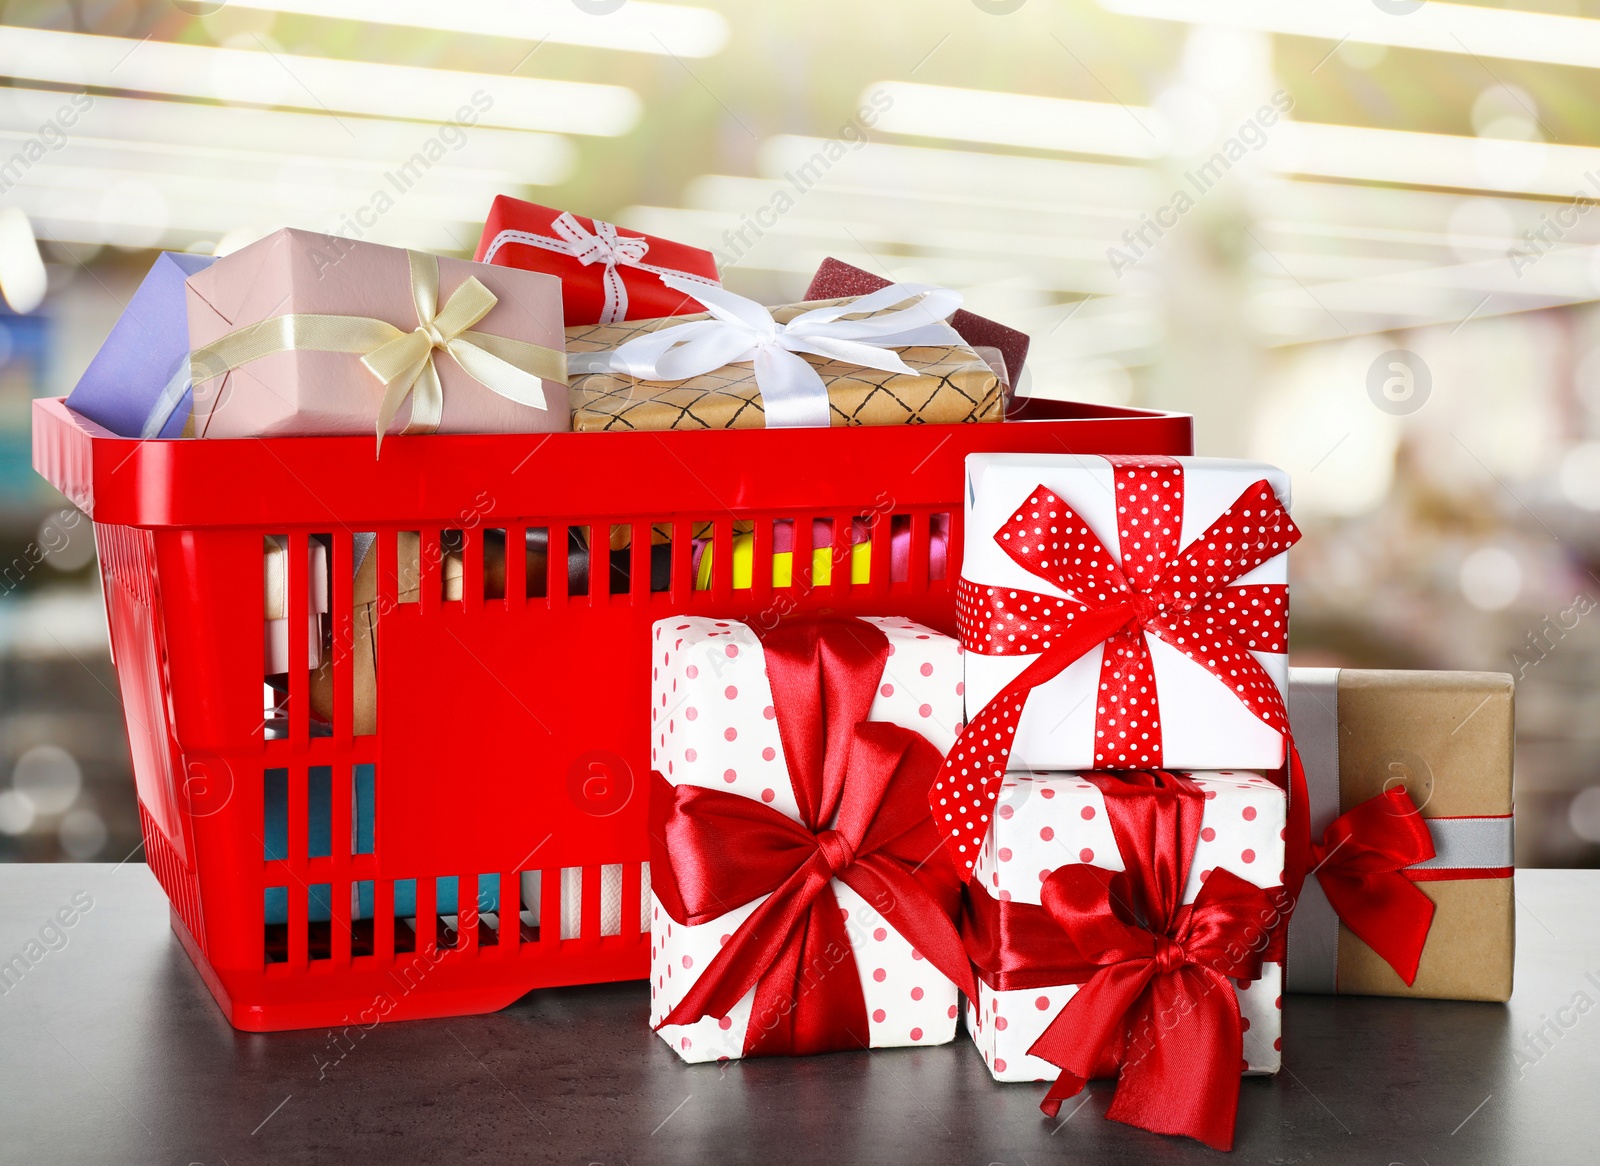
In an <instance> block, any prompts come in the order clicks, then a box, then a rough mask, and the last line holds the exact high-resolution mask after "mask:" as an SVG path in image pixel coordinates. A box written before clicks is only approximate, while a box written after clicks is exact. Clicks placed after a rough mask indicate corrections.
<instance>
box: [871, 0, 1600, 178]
mask: <svg viewBox="0 0 1600 1166" xmlns="http://www.w3.org/2000/svg"><path fill="white" fill-rule="evenodd" d="M1486 11H1487V10H1486ZM1596 23H1597V25H1600V22H1596ZM880 89H882V90H885V91H887V92H889V93H890V94H891V95H892V96H893V97H894V105H893V106H892V107H891V108H890V109H889V110H887V111H886V112H885V113H884V115H883V116H882V117H881V118H880V119H879V121H878V123H877V124H878V128H879V129H882V130H885V131H887V132H889V133H896V134H913V135H916V136H920V137H936V138H949V139H953V140H958V141H970V142H988V143H993V144H995V145H1002V146H1023V147H1027V148H1031V149H1036V150H1059V151H1062V152H1064V153H1076V154H1101V155H1105V156H1107V157H1117V158H1137V159H1147V158H1153V157H1156V156H1158V154H1159V153H1160V150H1159V149H1158V145H1159V144H1163V143H1164V139H1165V137H1166V135H1167V131H1166V130H1165V129H1164V128H1163V127H1164V125H1165V119H1164V118H1163V117H1162V115H1161V113H1160V112H1159V111H1156V110H1152V109H1149V108H1147V107H1136V106H1122V105H1115V104H1112V103H1110V102H1095V101H1074V100H1068V99H1066V98H1059V97H1035V96H1033V95H1031V94H1022V93H1001V92H989V91H984V90H973V89H949V88H944V87H941V86H937V85H913V84H909V83H900V82H890V81H883V82H879V83H878V84H876V85H872V86H869V87H868V89H867V93H872V92H875V91H877V90H880ZM1228 128H1229V127H1228V125H1227V124H1226V123H1224V124H1223V125H1221V126H1220V127H1219V129H1218V132H1219V133H1221V132H1223V131H1225V130H1227V129H1228ZM1263 139H1264V140H1263V144H1262V146H1261V148H1260V157H1261V158H1262V160H1263V162H1264V163H1265V164H1266V165H1267V166H1269V167H1271V168H1272V169H1275V170H1277V171H1278V172H1279V173H1283V174H1301V175H1307V176H1310V177H1316V178H1340V179H1354V180H1357V181H1363V182H1392V183H1397V184H1402V185H1408V186H1436V187H1454V188H1458V189H1463V190H1501V191H1507V192H1516V193H1520V194H1539V195H1546V196H1551V197H1556V198H1562V197H1571V195H1572V194H1573V192H1574V191H1576V190H1578V189H1579V187H1580V186H1583V185H1584V184H1585V183H1586V182H1588V181H1589V173H1590V172H1591V171H1594V170H1596V169H1597V168H1600V148H1596V147H1593V146H1567V145H1559V144H1555V143H1550V142H1539V141H1516V140H1512V139H1501V138H1476V137H1471V138H1469V137H1464V136H1462V135H1457V134H1423V133H1415V132H1412V131H1408V130H1387V129H1374V128H1372V127H1369V126H1345V125H1330V124H1328V123H1325V122H1303V121H1280V122H1278V123H1277V124H1275V125H1273V126H1271V127H1270V128H1269V129H1267V130H1266V131H1265V134H1264V135H1263ZM1221 146H1222V142H1221V141H1217V142H1215V143H1213V145H1212V148H1213V149H1220V148H1221ZM1202 152H1203V151H1202ZM1246 156H1247V157H1250V156H1254V155H1253V154H1247V155H1246ZM1597 193H1600V192H1597Z"/></svg>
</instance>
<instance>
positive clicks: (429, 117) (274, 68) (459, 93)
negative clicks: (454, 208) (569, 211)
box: [0, 27, 640, 139]
mask: <svg viewBox="0 0 1600 1166" xmlns="http://www.w3.org/2000/svg"><path fill="white" fill-rule="evenodd" d="M0 76H6V77H17V78H21V79H23V80H27V81H48V82H51V83H54V84H59V85H71V86H90V87H94V88H101V89H128V90H136V91H141V92H147V93H165V94H172V95H174V96H179V97H201V98H208V99H209V98H216V97H219V96H225V97H226V99H227V100H229V101H237V102H245V103H254V104H259V105H287V106H291V107H294V108H297V109H306V110H314V111H320V112H322V113H328V114H339V113H348V114H377V115H381V116H386V117H391V118H394V117H398V118H414V119H416V120H419V121H428V122H439V123H444V122H452V121H456V120H457V117H458V115H460V117H461V120H462V121H466V120H467V115H466V114H460V111H461V110H466V111H467V114H470V115H472V117H473V121H474V122H476V123H480V124H484V125H491V126H500V127H502V128H505V129H514V130H551V131H554V132H558V133H574V134H596V135H600V136H608V137H609V136H615V135H618V134H624V133H627V132H628V131H629V130H630V129H632V128H633V127H634V125H635V124H636V123H637V122H638V120H639V110H640V104H639V96H638V94H636V93H635V92H634V91H633V90H631V89H625V88H623V87H621V86H618V85H593V84H589V83H587V82H580V81H551V80H546V79H543V78H534V77H511V76H506V75H503V74H490V73H464V72H456V71H453V70H448V69H425V68H419V67H416V66H413V65H387V64H377V63H375V62H371V61H342V60H334V59H332V58H327V57H305V56H290V55H288V54H285V53H275V52H256V51H251V50H247V49H233V48H214V47H211V46H208V45H188V44H176V43H174V42H172V41H160V40H145V41H135V40H131V39H127V38H123V37H112V36H90V35H86V34H82V33H71V32H51V31H48V30H45V29H37V28H18V27H7V28H6V30H5V35H4V36H3V37H0ZM219 88H221V89H223V90H225V92H224V93H219V92H218V90H219ZM474 102H475V103H476V104H474ZM92 116H93V110H92V108H91V109H90V110H89V111H86V112H85V113H84V114H83V116H82V118H81V119H80V120H81V121H82V122H88V121H89V120H90V118H92ZM343 124H344V126H345V127H346V132H347V135H348V136H349V137H351V138H352V139H356V138H359V136H360V129H361V127H360V123H359V122H353V121H352V122H345V123H343ZM468 132H469V133H470V132H471V131H470V130H469V131H468Z"/></svg>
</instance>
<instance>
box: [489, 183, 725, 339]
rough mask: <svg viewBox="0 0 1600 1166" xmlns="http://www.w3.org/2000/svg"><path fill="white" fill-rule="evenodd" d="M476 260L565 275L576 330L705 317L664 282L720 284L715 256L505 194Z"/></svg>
mask: <svg viewBox="0 0 1600 1166" xmlns="http://www.w3.org/2000/svg"><path fill="white" fill-rule="evenodd" d="M473 258H474V259H476V260H477V261H478V262H479V263H493V264H498V265H501V266H504V267H520V268H522V269H523V270H526V271H543V272H546V273H548V274H550V275H554V276H557V277H559V278H560V280H561V295H562V300H563V303H564V306H565V310H566V323H567V325H568V326H572V325H580V324H615V323H616V322H617V321H619V320H648V319H654V318H657V317H661V316H677V315H682V314H684V313H687V312H698V311H700V303H699V301H697V300H694V299H691V298H689V297H688V296H686V295H684V294H683V293H682V292H679V291H674V290H672V289H671V288H669V287H667V286H666V285H665V284H663V283H662V282H661V277H662V276H663V275H679V276H683V277H686V278H690V279H697V280H700V281H702V282H704V283H708V284H713V285H714V284H716V283H717V282H718V279H717V261H716V259H714V258H713V257H712V254H711V252H709V251H702V250H701V249H700V248H699V247H690V246H687V245H685V244H683V243H674V242H673V241H672V240H670V239H660V238H657V237H656V236H654V235H646V234H643V233H641V232H639V231H630V230H628V229H627V228H626V227H618V226H614V225H613V224H611V223H607V222H603V221H602V220H600V219H586V218H584V217H583V216H581V215H574V214H572V213H571V212H569V211H558V210H556V209H554V208H553V207H547V206H539V205H538V204H537V203H531V202H523V201H522V200H521V199H518V198H511V197H510V196H509V195H504V194H502V195H498V196H497V197H496V198H495V200H494V204H493V205H492V206H491V207H490V208H489V219H488V221H487V222H485V223H484V225H483V236H482V237H481V238H480V239H479V240H478V252H477V254H476V255H475V256H473Z"/></svg>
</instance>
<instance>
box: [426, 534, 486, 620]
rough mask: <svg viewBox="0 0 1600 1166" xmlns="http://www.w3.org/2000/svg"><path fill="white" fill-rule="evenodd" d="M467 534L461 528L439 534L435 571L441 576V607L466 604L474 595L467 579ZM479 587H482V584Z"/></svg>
mask: <svg viewBox="0 0 1600 1166" xmlns="http://www.w3.org/2000/svg"><path fill="white" fill-rule="evenodd" d="M469 541H470V539H469V538H468V537H467V532H466V531H464V530H462V529H461V528H460V527H449V528H447V529H445V530H441V531H440V532H439V554H438V558H437V560H436V563H435V569H436V570H437V571H438V574H439V605H440V607H443V606H444V605H445V604H456V605H458V606H461V605H464V604H465V599H466V596H468V595H470V594H471V593H472V585H471V584H470V583H469V582H468V581H467V577H466V558H467V543H468V542H469ZM479 586H482V584H481V583H480V584H479Z"/></svg>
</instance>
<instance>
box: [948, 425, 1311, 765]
mask: <svg viewBox="0 0 1600 1166" xmlns="http://www.w3.org/2000/svg"><path fill="white" fill-rule="evenodd" d="M1170 460H1171V461H1174V462H1177V463H1178V464H1179V465H1181V467H1182V486H1181V494H1182V497H1181V509H1182V516H1181V517H1182V523H1181V530H1180V532H1179V536H1178V547H1179V553H1180V554H1181V553H1182V550H1183V549H1184V548H1187V547H1188V546H1189V544H1190V543H1191V542H1193V541H1194V540H1195V539H1196V538H1197V537H1198V536H1200V535H1201V534H1203V533H1204V532H1205V531H1206V529H1207V528H1208V527H1210V525H1211V524H1212V523H1213V522H1215V521H1216V520H1217V519H1218V518H1219V517H1221V516H1222V515H1223V514H1224V513H1225V512H1226V511H1227V510H1228V509H1229V508H1230V507H1231V506H1232V505H1233V503H1234V502H1235V500H1237V499H1238V498H1239V496H1240V495H1241V494H1243V493H1244V492H1245V491H1246V490H1247V489H1248V488H1249V487H1250V486H1252V485H1253V484H1254V483H1256V482H1258V481H1261V480H1263V479H1265V480H1266V481H1267V483H1268V484H1269V485H1270V486H1271V488H1272V490H1273V492H1274V493H1275V494H1276V495H1277V496H1278V499H1279V501H1280V502H1282V503H1283V505H1284V507H1285V509H1287V508H1288V505H1289V478H1288V475H1287V474H1285V473H1284V472H1283V471H1282V470H1279V469H1277V468H1275V467H1273V466H1269V465H1265V464H1263V463H1261V462H1252V461H1235V460H1231V459H1225V458H1196V457H1180V458H1172V459H1170ZM1041 485H1043V486H1044V487H1045V488H1046V489H1049V490H1051V491H1053V492H1054V493H1055V494H1056V495H1057V496H1058V497H1060V498H1061V499H1062V501H1064V502H1065V503H1066V504H1067V505H1068V506H1069V507H1071V509H1072V510H1073V511H1074V512H1075V513H1076V514H1077V515H1078V516H1079V517H1080V518H1081V519H1083V521H1084V522H1085V523H1086V524H1087V525H1088V526H1089V528H1090V529H1091V530H1092V531H1093V532H1094V533H1095V534H1096V535H1097V536H1098V537H1099V539H1100V541H1101V543H1102V544H1103V545H1104V546H1105V547H1106V549H1107V550H1108V551H1109V552H1110V553H1111V556H1112V558H1113V559H1114V560H1115V561H1116V562H1117V563H1118V564H1119V565H1121V564H1122V562H1123V559H1122V551H1121V539H1120V534H1121V532H1120V530H1119V523H1118V503H1117V497H1116V495H1117V491H1116V485H1115V477H1114V473H1113V469H1112V464H1111V462H1109V461H1107V460H1106V459H1105V458H1103V457H1097V456H1089V455H1082V456H1080V455H1074V454H971V455H969V456H968V457H967V492H966V528H965V529H966V535H965V538H966V544H965V555H964V560H963V564H962V571H961V573H962V575H963V576H964V577H965V578H966V579H967V580H968V582H970V583H972V584H976V585H979V586H982V587H995V588H1005V589H1007V590H1008V591H1009V590H1016V591H1018V592H1021V591H1031V592H1036V593H1038V594H1041V595H1050V596H1056V597H1064V596H1065V595H1066V593H1065V592H1063V591H1062V590H1061V589H1060V588H1059V587H1057V586H1056V585H1055V584H1054V583H1052V582H1049V581H1047V580H1045V579H1042V578H1040V577H1039V576H1037V575H1034V574H1031V573H1030V572H1029V571H1027V570H1026V569H1025V568H1023V567H1022V566H1021V565H1020V564H1018V563H1017V562H1015V561H1014V560H1013V559H1012V558H1011V557H1010V556H1009V555H1008V554H1006V552H1005V551H1004V550H1003V549H1002V548H1001V546H1000V545H999V544H998V543H997V542H996V540H995V535H996V533H997V532H998V531H999V530H1000V528H1001V527H1002V526H1004V525H1005V524H1006V522H1007V521H1008V520H1009V519H1010V518H1011V516H1012V515H1013V514H1014V513H1016V511H1017V510H1018V509H1019V508H1020V507H1021V506H1022V505H1023V504H1024V503H1025V502H1027V500H1028V498H1029V496H1030V495H1031V494H1032V492H1033V491H1034V490H1036V489H1037V488H1038V487H1039V486H1041ZM1175 508H1176V507H1175ZM1288 581H1289V576H1288V555H1287V553H1286V552H1285V553H1282V554H1278V555H1276V556H1274V557H1273V558H1271V559H1268V560H1267V561H1266V562H1264V563H1262V564H1260V565H1259V566H1257V567H1256V568H1255V569H1254V570H1252V571H1250V572H1249V573H1248V574H1245V575H1243V576H1241V577H1240V578H1239V579H1238V580H1236V581H1235V582H1234V583H1233V584H1232V586H1235V587H1238V586H1246V585H1255V584H1281V585H1285V586H1286V585H1287V584H1288ZM1144 639H1145V641H1146V643H1147V644H1148V645H1149V651H1150V659H1151V668H1152V670H1153V672H1154V674H1155V681H1156V693H1157V697H1158V700H1159V712H1160V729H1161V741H1162V753H1161V756H1160V757H1157V758H1152V759H1151V761H1150V762H1149V764H1150V765H1152V766H1156V767H1164V768H1168V769H1173V768H1183V769H1218V768H1223V767H1241V768H1253V769H1274V768H1276V767H1278V766H1279V765H1282V764H1283V758H1284V742H1283V735H1282V733H1281V732H1280V731H1279V730H1277V729H1275V728H1270V727H1269V726H1267V725H1266V724H1264V723H1263V722H1262V721H1261V720H1260V719H1259V718H1258V717H1257V716H1256V715H1255V714H1254V713H1253V712H1251V710H1250V709H1249V708H1248V707H1247V706H1246V705H1245V704H1243V703H1242V702H1241V701H1240V700H1239V699H1238V698H1237V697H1236V696H1235V695H1234V693H1233V692H1232V691H1230V689H1229V687H1228V686H1227V685H1226V684H1225V683H1224V682H1223V681H1222V680H1220V679H1219V678H1218V677H1217V676H1216V675H1214V674H1213V673H1211V672H1210V671H1208V670H1207V669H1206V668H1205V667H1204V666H1203V665H1201V664H1199V663H1197V662H1196V661H1194V660H1191V659H1189V658H1188V656H1186V655H1185V654H1184V653H1183V652H1182V651H1180V650H1179V649H1178V648H1176V647H1174V646H1172V645H1171V644H1169V643H1167V642H1166V641H1164V640H1162V639H1160V638H1158V637H1157V636H1155V635H1152V634H1149V633H1145V634H1144ZM1103 654H1104V648H1103V646H1096V647H1094V648H1092V649H1090V650H1089V651H1088V652H1087V653H1085V654H1084V655H1083V656H1082V657H1080V658H1079V659H1078V660H1076V661H1074V662H1073V663H1072V664H1070V665H1069V666H1068V667H1067V668H1066V669H1065V670H1063V671H1062V672H1061V673H1059V674H1058V675H1056V676H1054V677H1052V678H1051V679H1049V680H1047V681H1045V682H1044V683H1043V684H1041V685H1039V686H1038V687H1037V688H1035V689H1033V691H1032V692H1031V693H1030V694H1029V696H1028V698H1027V702H1026V704H1025V705H1024V706H1023V711H1022V716H1021V719H1020V721H1019V723H1018V727H1017V734H1016V740H1015V743H1014V744H1013V746H1012V752H1011V759H1010V768H1011V769H1013V770H1019V771H1020V770H1086V769H1093V768H1096V758H1095V734H1096V723H1095V721H1096V712H1097V702H1096V700H1095V696H1096V693H1097V692H1098V690H1099V687H1100V663H1101V658H1102V656H1103ZM1251 655H1252V656H1254V657H1255V659H1256V660H1257V661H1258V662H1259V663H1260V664H1261V666H1262V667H1263V668H1264V669H1265V670H1266V673H1267V675H1268V676H1269V677H1270V678H1271V679H1272V681H1273V683H1275V684H1276V685H1277V687H1278V689H1279V691H1280V692H1282V693H1284V694H1285V696H1286V694H1287V692H1288V675H1289V664H1288V656H1287V653H1279V652H1251ZM1037 658H1038V657H1037V656H1032V655H1008V656H986V655H983V654H981V653H980V652H978V651H976V650H973V651H969V652H968V653H967V654H966V683H967V691H966V699H967V711H968V715H969V719H970V718H971V717H975V716H976V715H977V713H978V712H979V710H981V709H982V708H983V707H984V706H985V705H986V704H988V703H989V701H990V700H992V699H993V698H994V697H995V695H996V694H997V693H999V692H1000V691H1001V690H1002V689H1004V688H1005V686H1006V685H1007V684H1009V683H1010V682H1011V681H1013V680H1015V679H1016V678H1017V677H1018V676H1019V675H1021V673H1022V672H1023V671H1024V670H1025V669H1026V668H1027V667H1028V665H1029V664H1031V663H1032V662H1033V661H1034V660H1036V659H1037Z"/></svg>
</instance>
